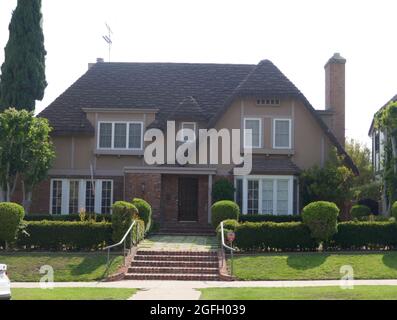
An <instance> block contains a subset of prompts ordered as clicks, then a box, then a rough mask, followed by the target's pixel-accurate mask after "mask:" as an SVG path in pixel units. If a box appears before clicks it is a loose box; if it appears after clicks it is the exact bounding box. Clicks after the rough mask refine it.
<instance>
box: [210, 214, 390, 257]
mask: <svg viewBox="0 0 397 320" xmlns="http://www.w3.org/2000/svg"><path fill="white" fill-rule="evenodd" d="M224 230H225V233H226V232H227V231H235V233H236V241H235V245H236V246H237V247H238V248H239V249H241V250H243V251H311V250H315V249H316V248H318V245H319V242H318V241H316V240H314V239H313V238H312V235H311V232H310V229H309V228H308V227H307V226H305V225H304V224H303V223H300V222H289V223H274V222H260V223H254V222H245V223H237V222H236V221H233V220H226V221H224ZM217 232H218V237H219V236H220V233H219V232H220V228H219V227H218V229H217ZM324 248H325V249H327V250H363V249H364V250H373V249H389V250H390V249H396V248H397V224H396V223H395V222H362V221H354V222H353V221H350V222H342V223H339V224H338V232H337V233H336V234H335V235H334V236H333V238H332V239H331V240H330V241H328V242H327V243H325V244H324Z"/></svg>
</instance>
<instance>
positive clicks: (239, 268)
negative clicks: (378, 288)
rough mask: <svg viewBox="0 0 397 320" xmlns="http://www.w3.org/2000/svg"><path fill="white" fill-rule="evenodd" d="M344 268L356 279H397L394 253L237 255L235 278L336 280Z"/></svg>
mask: <svg viewBox="0 0 397 320" xmlns="http://www.w3.org/2000/svg"><path fill="white" fill-rule="evenodd" d="M229 264H230V260H229ZM345 265H350V266H352V267H353V270H354V278H355V279H396V278H397V252H385V253H379V252H378V253H280V254H261V255H250V256H248V255H247V256H237V257H236V258H235V259H234V275H235V276H236V277H237V278H238V279H239V280H337V279H340V278H341V276H342V275H341V274H340V268H341V267H342V266H345Z"/></svg>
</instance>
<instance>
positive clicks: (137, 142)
mask: <svg viewBox="0 0 397 320" xmlns="http://www.w3.org/2000/svg"><path fill="white" fill-rule="evenodd" d="M98 137H99V138H98V149H107V150H142V148H143V123H142V122H100V123H99V134H98Z"/></svg>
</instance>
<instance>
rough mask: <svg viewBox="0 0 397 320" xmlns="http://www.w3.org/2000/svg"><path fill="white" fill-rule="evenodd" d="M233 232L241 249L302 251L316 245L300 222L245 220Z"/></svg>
mask: <svg viewBox="0 0 397 320" xmlns="http://www.w3.org/2000/svg"><path fill="white" fill-rule="evenodd" d="M235 232H236V241H235V244H236V246H237V247H238V248H239V249H241V250H247V251H249V250H260V251H278V250H280V251H281V250H282V251H303V250H315V249H316V248H317V247H318V243H317V242H316V241H314V240H313V239H312V238H311V236H310V230H309V228H308V227H306V226H305V225H303V224H302V223H300V222H286V223H274V222H262V223H254V222H245V223H243V224H240V225H239V226H237V227H236V230H235Z"/></svg>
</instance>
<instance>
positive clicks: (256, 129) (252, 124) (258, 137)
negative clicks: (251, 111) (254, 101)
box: [244, 118, 262, 149]
mask: <svg viewBox="0 0 397 320" xmlns="http://www.w3.org/2000/svg"><path fill="white" fill-rule="evenodd" d="M244 147H245V148H254V149H255V148H261V147H262V119H260V118H244Z"/></svg>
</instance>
